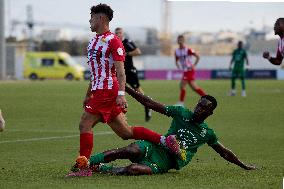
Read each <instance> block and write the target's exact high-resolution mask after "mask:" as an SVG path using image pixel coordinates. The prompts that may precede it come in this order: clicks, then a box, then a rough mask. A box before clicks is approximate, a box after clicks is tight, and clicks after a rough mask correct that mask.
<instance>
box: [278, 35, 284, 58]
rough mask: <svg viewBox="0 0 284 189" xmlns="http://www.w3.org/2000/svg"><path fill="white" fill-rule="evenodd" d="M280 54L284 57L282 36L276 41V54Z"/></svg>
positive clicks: (283, 39)
mask: <svg viewBox="0 0 284 189" xmlns="http://www.w3.org/2000/svg"><path fill="white" fill-rule="evenodd" d="M279 55H281V56H282V58H284V37H282V39H281V38H280V39H279V41H278V48H277V56H279Z"/></svg>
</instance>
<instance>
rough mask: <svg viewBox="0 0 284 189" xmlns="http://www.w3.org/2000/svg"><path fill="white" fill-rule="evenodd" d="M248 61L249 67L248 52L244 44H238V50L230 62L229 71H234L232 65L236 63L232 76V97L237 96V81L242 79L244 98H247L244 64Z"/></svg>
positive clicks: (240, 42)
mask: <svg viewBox="0 0 284 189" xmlns="http://www.w3.org/2000/svg"><path fill="white" fill-rule="evenodd" d="M245 61H246V64H247V66H248V65H249V61H248V57H247V52H246V51H245V49H243V42H242V41H239V42H238V48H237V49H235V50H234V51H233V54H232V59H231V62H230V67H229V69H230V70H232V64H233V63H234V67H233V70H232V76H231V81H232V83H231V93H230V95H231V96H235V95H236V79H237V78H240V79H241V81H242V96H243V97H245V96H246V86H245V67H244V63H245Z"/></svg>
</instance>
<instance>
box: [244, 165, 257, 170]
mask: <svg viewBox="0 0 284 189" xmlns="http://www.w3.org/2000/svg"><path fill="white" fill-rule="evenodd" d="M244 169H245V170H256V166H255V165H245V167H244Z"/></svg>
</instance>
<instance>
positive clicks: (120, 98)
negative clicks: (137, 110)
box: [116, 95, 128, 109]
mask: <svg viewBox="0 0 284 189" xmlns="http://www.w3.org/2000/svg"><path fill="white" fill-rule="evenodd" d="M116 103H117V105H119V107H120V108H123V109H124V108H127V106H128V105H127V101H126V98H125V96H124V95H118V96H117V98H116Z"/></svg>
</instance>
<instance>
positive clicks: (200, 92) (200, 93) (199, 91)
mask: <svg viewBox="0 0 284 189" xmlns="http://www.w3.org/2000/svg"><path fill="white" fill-rule="evenodd" d="M195 91H196V92H197V93H198V94H199V95H200V96H204V95H206V93H205V92H204V91H203V90H202V89H201V88H198V89H196V90H195Z"/></svg>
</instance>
